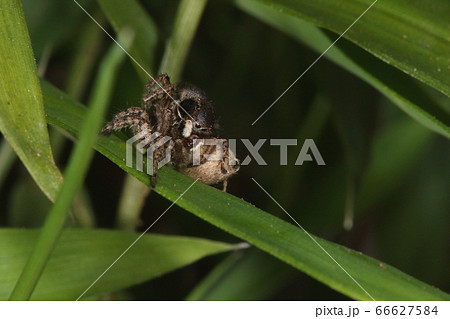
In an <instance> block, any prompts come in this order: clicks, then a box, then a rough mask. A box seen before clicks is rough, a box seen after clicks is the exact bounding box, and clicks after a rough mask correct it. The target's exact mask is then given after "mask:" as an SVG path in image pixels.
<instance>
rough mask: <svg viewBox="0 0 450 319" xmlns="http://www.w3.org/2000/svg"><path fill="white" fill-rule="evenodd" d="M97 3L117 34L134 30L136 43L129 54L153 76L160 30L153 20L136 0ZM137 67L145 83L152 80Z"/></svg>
mask: <svg viewBox="0 0 450 319" xmlns="http://www.w3.org/2000/svg"><path fill="white" fill-rule="evenodd" d="M97 2H98V3H99V5H100V7H101V8H102V11H103V13H104V14H105V15H106V17H107V19H108V21H109V22H110V23H111V25H112V26H113V28H114V30H115V31H116V33H119V32H120V31H121V30H122V29H123V28H124V27H128V28H130V29H131V30H133V32H134V34H135V41H134V42H133V45H132V46H131V47H130V50H129V52H130V54H131V56H132V57H133V58H134V59H136V61H137V62H138V63H139V64H140V65H141V66H142V67H143V68H144V69H145V71H147V72H148V73H150V74H152V72H154V70H155V68H154V60H155V52H156V45H157V44H158V30H157V27H156V24H155V23H154V22H153V20H152V18H151V17H150V16H149V15H148V14H147V12H146V11H145V9H144V8H143V7H142V6H141V4H140V3H139V2H138V1H135V0H127V1H122V0H97ZM135 67H136V70H137V72H138V74H139V76H140V78H141V80H143V81H144V82H147V81H149V80H150V79H149V77H148V75H147V74H146V73H145V72H144V71H143V70H142V69H141V68H140V67H139V66H137V65H135Z"/></svg>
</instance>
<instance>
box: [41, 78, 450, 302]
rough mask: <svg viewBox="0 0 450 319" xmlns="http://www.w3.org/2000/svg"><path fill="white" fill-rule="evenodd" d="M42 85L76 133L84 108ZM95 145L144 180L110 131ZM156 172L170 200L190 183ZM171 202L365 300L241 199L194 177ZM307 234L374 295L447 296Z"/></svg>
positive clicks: (324, 260) (57, 119)
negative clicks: (128, 163) (131, 165)
mask: <svg viewBox="0 0 450 319" xmlns="http://www.w3.org/2000/svg"><path fill="white" fill-rule="evenodd" d="M43 88H44V92H45V94H44V96H45V106H46V112H47V115H48V120H49V122H50V123H51V124H53V125H56V126H58V127H61V128H63V129H65V130H67V131H68V132H69V133H71V134H74V135H77V134H78V129H79V127H80V123H81V121H82V119H83V117H84V113H85V108H84V107H83V106H81V105H80V104H79V103H76V102H73V101H72V100H71V99H70V98H69V97H68V96H66V95H65V94H64V93H62V92H60V91H58V90H57V89H56V88H54V87H52V86H51V85H49V84H47V83H43ZM95 147H96V149H97V150H98V151H99V152H101V153H102V154H104V155H105V156H106V157H108V158H109V159H110V160H111V161H113V162H114V163H117V165H119V166H120V167H121V168H122V169H124V170H125V171H127V172H129V173H130V174H132V175H133V176H135V177H136V178H138V179H139V180H141V181H142V182H144V183H145V184H147V185H149V183H150V179H149V176H148V175H146V174H144V173H142V172H139V171H136V170H135V169H134V168H131V167H127V166H126V164H125V158H126V156H125V149H126V148H125V142H124V141H122V140H120V139H119V138H117V137H116V136H111V137H110V138H106V137H102V136H100V137H99V139H98V141H97V144H96V146H95ZM158 177H159V178H158V181H157V185H158V186H157V187H156V188H155V191H156V192H157V193H159V194H160V195H162V196H164V197H166V198H168V199H169V200H172V201H174V200H175V199H176V198H178V197H179V196H180V194H181V193H183V192H184V191H185V190H186V189H187V188H188V187H189V186H190V185H191V184H192V179H190V178H189V177H186V176H184V175H182V174H180V173H178V172H176V171H174V170H172V169H169V168H166V167H163V168H162V169H161V170H160V171H159V175H158ZM255 187H257V186H256V185H255ZM262 196H263V195H262ZM177 205H179V206H180V207H183V208H184V209H186V210H187V211H189V212H191V213H193V214H194V215H196V216H198V217H200V218H202V219H204V220H206V221H208V222H209V223H211V224H213V225H215V226H217V227H219V228H221V229H223V230H225V231H227V232H229V233H231V234H233V235H235V236H237V237H239V238H241V239H243V240H245V241H247V242H249V243H251V244H253V245H254V246H256V247H258V248H259V249H262V250H264V251H266V252H268V253H269V254H271V255H273V256H275V257H276V258H278V259H280V260H282V261H284V262H286V263H288V264H290V265H292V266H293V267H295V268H297V269H299V270H301V271H303V272H305V273H307V274H309V275H310V276H312V277H313V278H316V279H317V280H319V281H321V282H323V283H324V284H326V285H328V286H330V287H332V288H333V289H335V290H337V291H340V292H342V293H343V294H345V295H347V296H349V297H351V298H354V299H359V300H370V299H371V298H370V297H369V295H368V294H366V293H365V292H364V291H363V290H362V289H361V288H360V287H358V286H357V285H356V284H355V282H354V281H352V280H351V279H350V278H349V277H348V275H347V274H346V273H344V272H343V271H342V269H341V268H339V266H337V265H336V264H335V263H334V262H333V261H332V260H331V259H330V257H328V256H327V254H325V253H324V252H323V251H322V250H321V249H320V248H319V247H318V246H317V244H316V243H314V242H313V241H312V240H311V238H310V237H309V236H308V235H307V234H306V233H305V232H303V231H302V230H301V229H300V228H298V227H297V226H294V225H293V224H290V223H287V222H285V221H282V220H280V219H279V218H276V217H274V216H272V215H270V214H268V213H266V212H264V211H262V210H260V209H258V208H256V207H254V206H253V205H251V204H249V203H247V202H245V201H244V200H242V199H239V198H237V197H235V196H232V195H230V194H227V193H224V192H222V191H220V190H218V189H215V188H213V187H210V186H207V185H204V184H201V183H199V182H197V183H196V184H195V185H194V186H193V187H192V188H191V189H190V190H189V191H188V192H187V193H186V194H185V195H184V196H183V197H182V198H181V199H180V200H178V201H177ZM313 238H314V239H315V240H316V241H317V243H319V244H320V245H321V246H322V247H323V248H324V249H325V250H326V251H327V252H329V254H330V255H331V256H333V257H334V258H335V260H336V261H337V262H339V263H340V264H341V265H342V267H344V268H345V269H346V270H347V271H348V273H349V274H351V275H352V276H353V277H354V278H355V280H357V281H358V282H359V283H360V284H361V285H362V287H364V288H365V290H366V291H367V292H369V293H370V295H371V296H372V297H373V298H374V299H376V300H442V299H450V295H448V294H446V293H444V292H442V291H440V290H439V289H437V288H434V287H431V286H429V285H427V284H425V283H423V282H421V281H419V280H417V279H415V278H413V277H411V276H408V275H407V274H405V273H402V272H401V271H400V270H398V269H395V268H394V267H391V266H389V265H387V264H384V263H382V262H380V261H378V260H375V259H373V258H370V257H368V256H365V255H363V254H361V253H359V252H356V251H353V250H351V249H348V248H346V247H342V246H340V245H338V244H335V243H332V242H329V241H326V240H323V239H321V238H318V237H315V236H313Z"/></svg>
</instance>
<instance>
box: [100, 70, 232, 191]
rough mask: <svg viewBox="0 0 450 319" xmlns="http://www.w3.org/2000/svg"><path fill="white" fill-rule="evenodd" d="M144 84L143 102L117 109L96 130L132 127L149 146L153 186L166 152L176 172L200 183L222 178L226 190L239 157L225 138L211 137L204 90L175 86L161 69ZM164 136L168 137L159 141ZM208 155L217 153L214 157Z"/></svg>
mask: <svg viewBox="0 0 450 319" xmlns="http://www.w3.org/2000/svg"><path fill="white" fill-rule="evenodd" d="M145 88H146V94H145V96H144V98H143V99H142V107H136V106H133V107H130V108H128V109H127V110H125V111H123V112H120V113H118V114H116V115H115V116H114V117H113V119H112V120H111V122H109V123H107V124H106V125H105V127H104V128H103V129H102V131H101V133H102V134H103V135H106V136H109V135H110V134H111V133H112V132H113V131H117V130H121V129H125V128H131V129H132V131H133V133H134V134H135V136H138V138H139V141H141V142H142V141H143V142H144V144H146V148H152V150H153V154H152V155H153V172H152V178H151V184H152V187H155V184H156V173H157V171H158V168H159V167H158V163H160V161H161V159H163V158H164V157H165V155H166V153H167V152H169V153H170V154H171V160H172V163H173V165H174V166H175V167H176V168H177V169H178V170H179V171H181V172H183V173H184V174H186V175H188V176H190V177H192V178H196V179H197V178H198V179H199V180H200V181H202V182H204V183H205V184H217V183H220V182H223V189H224V190H226V185H227V180H228V178H229V177H230V176H231V175H233V174H234V173H235V172H237V170H238V169H239V162H238V160H237V159H236V156H235V154H234V153H233V151H232V150H231V149H230V148H229V146H228V143H227V140H224V139H219V138H217V137H214V136H213V130H214V124H215V118H214V111H213V105H212V102H211V101H209V100H208V99H207V98H206V95H205V93H204V92H203V91H202V90H200V89H199V88H197V87H195V86H193V85H190V84H180V85H179V86H178V87H177V88H176V89H175V88H174V87H173V85H172V84H171V83H170V79H169V76H168V75H167V74H161V75H160V76H158V77H157V79H156V80H154V81H152V82H149V83H148V84H147V85H146V87H145ZM154 133H156V134H154ZM156 135H157V137H156V138H155V136H156ZM167 137H170V141H168V142H164V143H162V141H163V140H164V141H166V139H167ZM145 141H148V143H146V142H145ZM212 154H219V155H218V156H217V155H216V156H215V158H214V156H210V155H212ZM197 157H198V158H197Z"/></svg>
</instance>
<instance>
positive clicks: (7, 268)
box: [0, 229, 241, 300]
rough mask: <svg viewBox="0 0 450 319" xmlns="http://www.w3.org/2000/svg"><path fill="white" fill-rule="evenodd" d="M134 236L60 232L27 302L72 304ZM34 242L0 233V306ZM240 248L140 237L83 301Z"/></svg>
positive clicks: (25, 234)
mask: <svg viewBox="0 0 450 319" xmlns="http://www.w3.org/2000/svg"><path fill="white" fill-rule="evenodd" d="M138 236H139V234H135V233H130V232H125V231H113V230H76V229H71V230H66V231H64V232H63V233H62V235H61V238H60V240H59V242H58V245H57V247H56V249H55V252H54V253H53V255H52V258H51V259H50V260H49V262H48V263H47V266H46V268H45V271H44V273H43V274H42V277H41V280H40V281H39V284H38V285H37V287H36V290H35V292H34V293H33V296H32V299H33V300H75V299H77V298H78V297H80V295H81V294H82V293H83V292H84V291H85V290H86V289H87V288H88V287H89V286H90V285H91V284H92V283H93V282H94V280H96V279H97V278H98V277H99V276H100V274H102V273H103V271H104V270H105V269H106V268H107V267H108V266H110V265H111V264H112V263H113V262H114V261H115V260H116V259H117V258H118V257H119V256H120V255H121V254H122V253H123V252H124V250H125V249H126V248H128V246H129V245H130V244H132V243H133V242H134V241H135V240H136V239H137V238H138ZM37 237H38V232H37V231H34V230H18V229H2V230H0V247H1V249H0V261H1V262H0V264H1V266H0V269H1V273H2V276H1V277H0V300H5V299H7V298H8V296H9V294H10V292H11V289H12V288H13V286H14V283H15V281H16V280H17V278H18V277H19V275H20V269H21V268H22V267H23V265H24V264H25V262H26V260H27V256H28V255H29V254H30V252H31V248H32V247H33V245H32V244H33V242H34V241H35V240H36V239H37ZM240 247H241V246H239V245H231V244H226V243H221V242H215V241H210V240H204V239H196V238H189V237H181V236H164V235H146V236H143V237H142V238H141V239H140V240H139V241H138V242H136V244H135V245H134V246H133V247H132V248H131V249H130V250H129V251H128V252H127V253H126V254H125V255H124V256H123V258H121V259H120V260H118V261H117V262H116V264H115V265H114V269H112V271H110V272H108V273H106V274H105V275H104V276H103V277H102V278H101V279H99V281H98V282H97V283H96V284H95V285H94V286H93V287H92V288H91V289H90V290H88V291H87V292H86V294H85V295H84V296H83V298H86V297H89V296H95V295H99V294H103V293H107V292H110V291H114V290H119V289H122V288H126V287H129V286H131V285H134V284H137V283H140V282H143V281H146V280H149V279H152V278H155V277H158V276H161V275H163V274H165V273H167V272H170V271H173V270H174V269H177V268H179V267H182V266H185V265H188V264H190V263H192V262H194V261H196V260H197V259H200V258H203V257H205V256H208V255H212V254H217V253H221V252H225V251H229V250H233V249H238V248H240ZM81 260H82V261H83V262H82V263H80V261H81ZM130 269H133V271H130Z"/></svg>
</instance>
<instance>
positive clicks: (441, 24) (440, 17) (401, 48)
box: [238, 0, 450, 96]
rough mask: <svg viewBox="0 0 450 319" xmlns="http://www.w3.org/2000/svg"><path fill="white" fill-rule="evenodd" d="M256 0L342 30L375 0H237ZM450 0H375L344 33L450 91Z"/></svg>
mask: <svg viewBox="0 0 450 319" xmlns="http://www.w3.org/2000/svg"><path fill="white" fill-rule="evenodd" d="M238 2H239V3H255V2H259V3H262V4H264V5H265V6H267V7H271V8H273V9H275V10H277V11H279V12H282V13H283V15H284V16H288V15H292V16H296V17H299V18H302V19H305V20H308V21H311V22H313V23H314V24H316V25H318V26H320V27H323V28H326V29H329V30H331V31H333V32H335V33H337V34H339V35H340V34H342V33H343V32H344V31H345V30H346V29H347V28H348V27H349V26H350V25H351V24H352V23H353V22H354V21H355V20H356V19H357V18H358V17H359V16H360V15H361V14H362V13H363V12H364V11H365V10H366V9H367V8H368V7H369V6H370V5H371V4H372V3H374V0H344V1H334V0H318V1H308V0H279V1H269V0H238ZM449 12H450V2H449V1H447V0H434V1H433V5H429V3H427V2H424V1H421V0H397V1H383V0H379V1H377V2H376V3H375V5H374V6H373V7H372V8H371V9H370V10H369V11H368V12H367V13H366V14H365V15H364V16H363V17H362V18H361V19H360V20H358V22H357V23H356V24H355V25H354V26H353V27H352V28H351V29H350V30H349V31H348V32H347V33H346V34H345V35H344V37H345V38H347V39H349V40H350V41H352V42H353V43H355V44H356V45H358V46H360V47H362V48H364V49H365V50H367V51H368V52H370V53H372V54H373V55H375V56H376V57H378V58H379V59H381V60H383V61H384V62H386V63H389V64H391V65H393V66H395V67H397V68H398V69H400V70H402V71H403V72H405V73H407V74H409V75H411V76H413V77H415V78H417V79H419V80H421V81H423V82H424V83H427V84H428V85H430V86H432V87H434V88H435V89H437V90H439V91H441V92H443V93H444V94H446V95H448V96H450V76H449V72H448V58H449V50H448V48H449V46H450V22H449V21H450V20H449V19H448V13H449Z"/></svg>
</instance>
